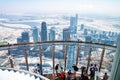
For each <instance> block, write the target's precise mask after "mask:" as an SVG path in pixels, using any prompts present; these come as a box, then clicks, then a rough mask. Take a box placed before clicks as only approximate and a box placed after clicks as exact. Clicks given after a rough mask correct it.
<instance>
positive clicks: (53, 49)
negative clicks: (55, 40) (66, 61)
mask: <svg viewBox="0 0 120 80" xmlns="http://www.w3.org/2000/svg"><path fill="white" fill-rule="evenodd" d="M54 57H55V46H54V45H52V62H53V80H55V59H54Z"/></svg>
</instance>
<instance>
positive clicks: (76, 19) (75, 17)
mask: <svg viewBox="0 0 120 80" xmlns="http://www.w3.org/2000/svg"><path fill="white" fill-rule="evenodd" d="M75 18H76V24H75V25H76V26H77V25H78V14H76V17H75Z"/></svg>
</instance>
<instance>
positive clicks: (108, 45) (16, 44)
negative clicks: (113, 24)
mask: <svg viewBox="0 0 120 80" xmlns="http://www.w3.org/2000/svg"><path fill="white" fill-rule="evenodd" d="M46 43H83V44H92V45H100V46H106V47H112V48H117V46H113V45H110V44H105V43H96V42H85V41H79V40H78V41H75V40H55V41H40V42H25V43H15V44H5V45H0V48H1V47H12V46H22V45H32V44H46Z"/></svg>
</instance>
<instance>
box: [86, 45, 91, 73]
mask: <svg viewBox="0 0 120 80" xmlns="http://www.w3.org/2000/svg"><path fill="white" fill-rule="evenodd" d="M91 51H92V47H90V50H89V55H88V64H87V72H88V69H89V66H90V61H91Z"/></svg>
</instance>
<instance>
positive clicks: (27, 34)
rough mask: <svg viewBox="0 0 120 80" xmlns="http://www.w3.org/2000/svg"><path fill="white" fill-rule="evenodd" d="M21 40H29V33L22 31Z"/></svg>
mask: <svg viewBox="0 0 120 80" xmlns="http://www.w3.org/2000/svg"><path fill="white" fill-rule="evenodd" d="M22 42H29V33H28V32H22Z"/></svg>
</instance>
